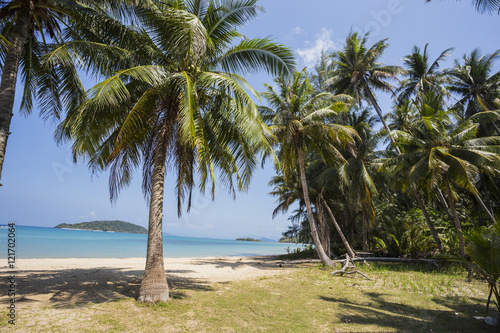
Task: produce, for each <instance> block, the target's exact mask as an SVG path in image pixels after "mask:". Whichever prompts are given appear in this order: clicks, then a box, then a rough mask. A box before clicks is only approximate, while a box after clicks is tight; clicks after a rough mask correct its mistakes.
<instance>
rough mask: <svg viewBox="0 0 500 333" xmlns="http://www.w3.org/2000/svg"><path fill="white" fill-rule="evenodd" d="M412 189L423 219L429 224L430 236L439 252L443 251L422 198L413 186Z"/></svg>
mask: <svg viewBox="0 0 500 333" xmlns="http://www.w3.org/2000/svg"><path fill="white" fill-rule="evenodd" d="M411 189H412V190H413V194H414V195H415V198H417V202H418V205H419V206H420V210H421V211H422V213H424V217H425V221H426V222H427V225H428V226H429V229H430V230H431V234H432V237H434V241H435V242H436V245H437V247H438V250H439V251H440V252H442V251H443V245H442V244H441V239H440V238H439V235H438V233H437V231H436V228H434V224H433V223H432V221H431V219H430V218H429V214H428V213H427V209H426V208H425V205H424V203H423V202H422V199H421V198H420V194H418V191H417V189H416V188H414V187H413V186H412V187H411Z"/></svg>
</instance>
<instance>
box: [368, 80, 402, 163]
mask: <svg viewBox="0 0 500 333" xmlns="http://www.w3.org/2000/svg"><path fill="white" fill-rule="evenodd" d="M363 88H364V90H365V93H366V96H368V99H369V100H370V103H371V105H372V106H373V107H374V108H375V111H376V112H377V114H378V117H379V118H380V121H381V122H382V125H384V128H385V130H386V131H387V135H388V136H389V139H390V140H391V142H392V144H393V145H394V149H395V150H396V152H397V153H398V155H400V154H401V150H399V147H398V146H396V142H395V141H394V138H393V137H392V135H391V130H390V129H389V126H387V123H386V122H385V120H384V116H383V115H382V109H380V106H379V105H378V103H377V100H376V99H375V97H374V96H373V94H372V91H371V90H370V88H369V87H368V85H367V84H366V82H363Z"/></svg>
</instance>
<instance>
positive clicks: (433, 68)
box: [398, 44, 453, 102]
mask: <svg viewBox="0 0 500 333" xmlns="http://www.w3.org/2000/svg"><path fill="white" fill-rule="evenodd" d="M428 45H429V44H425V47H424V50H423V51H421V50H420V48H419V47H417V46H414V47H413V50H412V53H410V54H409V55H407V56H405V57H404V58H403V63H404V64H405V67H406V73H405V77H406V78H405V79H404V80H402V81H401V82H400V87H399V89H398V93H399V94H398V99H399V100H400V101H402V102H404V101H406V100H408V99H410V98H411V97H414V96H415V97H416V98H417V99H418V98H419V94H421V93H427V92H429V91H434V92H435V93H439V94H443V95H446V94H447V91H446V89H445V87H444V84H445V83H446V82H447V79H448V76H447V72H448V70H446V69H445V70H439V65H440V62H442V61H443V60H444V59H445V58H446V57H447V56H449V55H450V54H451V52H452V51H453V48H449V49H446V50H444V51H443V52H441V54H440V55H439V56H438V57H437V58H436V60H434V61H433V62H432V63H430V60H429V54H428V52H427V46H428Z"/></svg>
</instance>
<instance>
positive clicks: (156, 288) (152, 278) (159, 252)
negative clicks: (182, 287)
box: [138, 143, 169, 302]
mask: <svg viewBox="0 0 500 333" xmlns="http://www.w3.org/2000/svg"><path fill="white" fill-rule="evenodd" d="M165 160H166V147H165V144H161V143H158V146H157V147H156V152H155V162H154V163H155V164H154V168H153V177H152V180H151V182H152V186H151V199H150V203H149V230H148V250H147V255H146V269H145V271H144V278H143V279H142V282H141V288H140V290H139V298H138V300H139V301H140V302H157V301H160V302H165V301H167V300H168V297H169V295H168V284H167V276H166V274H165V268H164V263H163V233H162V218H163V190H164V184H165V163H166V161H165Z"/></svg>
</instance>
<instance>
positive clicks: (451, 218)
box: [436, 188, 453, 220]
mask: <svg viewBox="0 0 500 333" xmlns="http://www.w3.org/2000/svg"><path fill="white" fill-rule="evenodd" d="M436 193H437V197H438V199H439V202H440V203H441V206H443V208H444V210H445V211H446V214H448V217H449V218H450V220H453V215H451V213H450V209H449V208H448V205H447V204H446V200H445V198H444V196H443V192H441V189H439V188H438V189H437V191H436Z"/></svg>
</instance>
